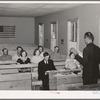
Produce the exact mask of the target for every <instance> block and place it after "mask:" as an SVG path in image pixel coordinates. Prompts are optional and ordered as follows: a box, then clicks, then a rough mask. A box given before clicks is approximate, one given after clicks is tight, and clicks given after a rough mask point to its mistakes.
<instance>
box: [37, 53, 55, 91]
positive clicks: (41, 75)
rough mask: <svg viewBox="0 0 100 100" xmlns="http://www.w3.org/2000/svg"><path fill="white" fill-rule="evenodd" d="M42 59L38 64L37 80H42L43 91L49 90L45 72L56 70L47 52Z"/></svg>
mask: <svg viewBox="0 0 100 100" xmlns="http://www.w3.org/2000/svg"><path fill="white" fill-rule="evenodd" d="M43 56H44V59H43V60H42V61H41V62H39V64H38V79H39V80H42V83H43V90H49V79H48V75H46V71H50V70H56V68H55V66H54V63H53V61H52V60H51V59H50V55H49V53H48V52H45V53H44V54H43Z"/></svg>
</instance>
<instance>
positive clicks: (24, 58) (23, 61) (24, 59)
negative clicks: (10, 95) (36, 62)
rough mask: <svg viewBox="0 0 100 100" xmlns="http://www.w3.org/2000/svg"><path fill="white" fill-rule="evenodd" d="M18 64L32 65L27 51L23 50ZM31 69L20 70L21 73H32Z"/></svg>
mask: <svg viewBox="0 0 100 100" xmlns="http://www.w3.org/2000/svg"><path fill="white" fill-rule="evenodd" d="M17 63H18V64H29V63H31V61H30V58H28V56H27V52H26V51H25V50H23V51H22V52H21V57H20V58H19V59H18V60H17ZM30 71H31V69H30V68H20V69H19V72H30Z"/></svg>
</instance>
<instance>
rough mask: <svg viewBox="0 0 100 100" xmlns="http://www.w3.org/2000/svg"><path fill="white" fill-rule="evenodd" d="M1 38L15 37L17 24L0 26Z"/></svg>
mask: <svg viewBox="0 0 100 100" xmlns="http://www.w3.org/2000/svg"><path fill="white" fill-rule="evenodd" d="M0 38H15V26H0Z"/></svg>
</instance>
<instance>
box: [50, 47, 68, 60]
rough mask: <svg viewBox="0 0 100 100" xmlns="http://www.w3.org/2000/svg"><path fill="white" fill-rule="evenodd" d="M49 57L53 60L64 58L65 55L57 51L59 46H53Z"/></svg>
mask: <svg viewBox="0 0 100 100" xmlns="http://www.w3.org/2000/svg"><path fill="white" fill-rule="evenodd" d="M51 59H53V60H54V61H55V60H57V59H66V56H65V55H63V54H60V53H59V47H58V46H55V47H54V52H52V53H51Z"/></svg>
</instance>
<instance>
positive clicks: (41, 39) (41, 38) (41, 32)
mask: <svg viewBox="0 0 100 100" xmlns="http://www.w3.org/2000/svg"><path fill="white" fill-rule="evenodd" d="M39 45H41V46H44V24H43V23H39Z"/></svg>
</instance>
